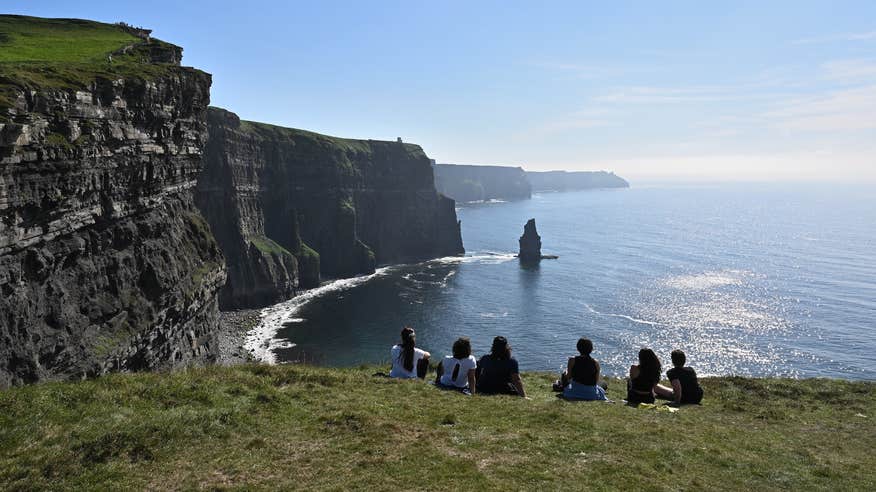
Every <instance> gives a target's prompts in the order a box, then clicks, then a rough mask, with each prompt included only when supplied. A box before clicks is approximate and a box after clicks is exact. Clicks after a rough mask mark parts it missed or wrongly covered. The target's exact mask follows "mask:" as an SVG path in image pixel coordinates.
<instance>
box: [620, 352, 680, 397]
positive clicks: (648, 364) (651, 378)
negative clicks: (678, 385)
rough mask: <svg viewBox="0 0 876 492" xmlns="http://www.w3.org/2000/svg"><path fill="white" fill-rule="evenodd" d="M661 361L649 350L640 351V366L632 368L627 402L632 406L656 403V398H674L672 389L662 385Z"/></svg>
mask: <svg viewBox="0 0 876 492" xmlns="http://www.w3.org/2000/svg"><path fill="white" fill-rule="evenodd" d="M660 372H661V370H660V359H658V358H657V354H655V353H654V351H653V350H651V349H649V348H643V349H642V350H639V364H638V365H633V366H630V379H629V381H628V383H627V402H628V403H630V404H632V405H637V404H639V403H654V396H655V394H656V395H659V396H662V397H666V398H671V397H672V388H667V387H666V386H663V385H661V384H659V383H660Z"/></svg>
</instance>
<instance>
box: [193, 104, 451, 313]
mask: <svg viewBox="0 0 876 492" xmlns="http://www.w3.org/2000/svg"><path fill="white" fill-rule="evenodd" d="M208 123H209V134H210V138H209V141H208V144H207V151H206V153H205V158H204V167H205V170H204V173H203V174H202V175H201V178H200V180H199V183H198V198H197V202H198V205H199V207H200V208H201V210H202V212H203V213H204V216H205V217H206V218H207V220H208V221H209V223H210V225H211V227H212V229H213V231H214V232H215V234H216V237H217V239H218V241H219V244H220V246H221V248H222V250H223V252H224V253H225V255H226V257H227V258H228V264H229V280H228V284H227V285H226V287H225V290H224V291H223V294H222V301H221V304H222V308H223V309H225V308H236V307H257V306H264V305H267V304H270V303H274V302H278V301H281V300H283V299H286V298H288V297H290V296H291V295H293V294H294V291H295V289H296V288H298V287H314V286H316V285H318V283H319V281H320V278H321V276H324V277H330V278H343V277H350V276H354V275H358V274H363V273H371V272H373V271H374V269H375V267H376V266H377V265H378V264H389V263H398V262H405V261H416V260H423V259H429V258H436V257H441V256H448V255H457V254H462V253H463V252H464V249H463V247H462V238H461V235H460V230H459V223H458V222H457V219H456V211H455V208H454V202H453V200H451V199H449V198H446V197H444V196H442V195H440V194H438V193H437V192H436V191H435V184H434V177H433V174H432V169H431V166H430V161H429V159H428V157H426V155H425V153H424V152H423V149H422V148H420V147H419V146H418V145H412V144H405V143H400V142H387V141H377V140H352V139H344V138H337V137H330V136H327V135H320V134H318V133H313V132H308V131H304V130H297V129H292V128H284V127H279V126H274V125H268V124H264V123H256V122H251V121H241V120H240V119H239V118H238V117H237V115H235V114H234V113H231V112H229V111H226V110H224V109H220V108H210V110H209V117H208Z"/></svg>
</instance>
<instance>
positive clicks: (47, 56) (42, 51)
mask: <svg viewBox="0 0 876 492" xmlns="http://www.w3.org/2000/svg"><path fill="white" fill-rule="evenodd" d="M140 41H141V40H140V39H139V38H137V37H136V36H133V35H131V34H129V33H127V32H126V31H125V30H123V29H122V28H121V27H119V26H116V25H112V24H103V23H100V22H93V21H87V20H80V19H44V18H39V17H27V16H22V15H0V108H3V107H8V106H9V105H10V104H11V98H12V97H13V96H14V93H15V92H16V91H18V90H19V89H20V88H30V89H34V88H41V87H42V88H53V89H81V88H84V87H86V86H87V85H88V84H89V83H90V82H92V81H93V80H95V79H96V78H98V77H102V78H107V79H117V78H131V77H140V78H150V77H155V76H158V75H161V74H163V73H164V72H165V71H166V68H167V66H165V65H162V64H154V63H148V62H146V61H145V60H146V59H147V55H146V53H145V52H142V51H140V49H141V47H140V46H138V47H137V48H136V49H133V50H132V51H131V53H129V54H126V55H117V56H114V57H113V62H112V63H109V61H108V60H107V55H108V54H109V53H112V52H113V51H115V50H118V49H120V48H123V47H125V46H130V45H136V44H137V43H139V42H140ZM151 43H153V45H155V44H157V45H161V46H170V45H168V44H167V43H164V42H163V41H159V40H152V41H151Z"/></svg>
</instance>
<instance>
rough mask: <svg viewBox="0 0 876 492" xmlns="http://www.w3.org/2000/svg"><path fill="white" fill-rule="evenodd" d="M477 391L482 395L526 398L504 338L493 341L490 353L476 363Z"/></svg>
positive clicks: (517, 370)
mask: <svg viewBox="0 0 876 492" xmlns="http://www.w3.org/2000/svg"><path fill="white" fill-rule="evenodd" d="M477 382H478V383H477V390H478V393H480V394H483V395H519V396H522V397H524V398H526V390H524V389H523V381H522V380H521V379H520V370H519V368H518V365H517V360H516V359H514V357H511V347H510V346H509V345H508V340H507V339H506V338H505V337H496V338H494V339H493V346H492V348H491V349H490V353H489V354H486V355H484V356H483V357H481V360H479V361H478V371H477Z"/></svg>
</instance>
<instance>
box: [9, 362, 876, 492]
mask: <svg viewBox="0 0 876 492" xmlns="http://www.w3.org/2000/svg"><path fill="white" fill-rule="evenodd" d="M374 370H375V368H363V369H321V368H314V367H307V366H277V367H271V366H259V365H253V366H241V367H236V368H220V367H212V368H207V369H197V370H189V371H185V372H177V373H173V374H136V375H112V376H107V377H103V378H99V379H96V380H91V381H84V382H76V383H50V384H40V385H35V386H28V387H22V388H14V389H11V390H7V391H2V392H0V484H2V486H3V488H6V489H13V490H14V489H34V488H52V489H61V488H86V489H106V488H157V489H191V488H210V489H214V488H238V487H247V488H250V487H255V488H293V489H313V488H317V489H381V490H386V489H405V490H408V489H430V490H435V489H439V490H453V489H463V488H466V489H473V490H477V489H481V488H487V489H530V490H531V489H583V488H587V489H597V490H598V489H618V488H620V489H633V488H644V489H650V490H681V489H724V490H740V489H752V490H778V489H835V490H855V489H857V490H874V488H876V457H874V454H873V449H874V447H876V426H874V423H873V422H874V418H876V414H874V410H876V383H872V382H845V381H831V380H800V381H795V380H779V379H742V378H715V379H706V380H705V381H704V387H705V389H706V399H705V401H704V405H703V406H701V407H684V408H681V409H680V410H679V411H678V412H675V413H670V412H668V411H660V410H654V409H641V408H639V409H636V408H631V407H626V406H624V405H621V404H620V403H614V404H609V403H582V402H579V403H570V402H564V401H559V400H557V399H556V398H554V396H553V393H551V392H550V390H549V387H550V382H551V376H550V375H547V374H526V375H525V376H524V381H525V384H526V385H527V389H528V392H529V393H530V394H531V396H532V399H531V400H523V399H519V398H511V397H481V396H476V397H465V396H462V395H459V394H455V393H449V392H443V391H439V390H436V389H435V388H432V387H430V386H428V385H426V384H424V383H422V382H419V381H396V380H389V379H381V378H374V377H372V376H371V375H370V374H371V373H372V372H374ZM611 385H612V386H613V387H610V388H609V395H610V396H612V397H613V398H615V399H618V398H620V397H621V396H622V394H621V392H620V386H621V385H622V383H621V382H619V381H612V382H611Z"/></svg>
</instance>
